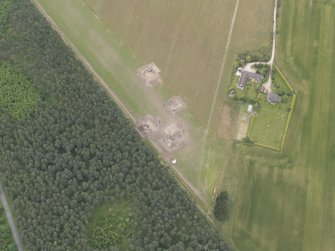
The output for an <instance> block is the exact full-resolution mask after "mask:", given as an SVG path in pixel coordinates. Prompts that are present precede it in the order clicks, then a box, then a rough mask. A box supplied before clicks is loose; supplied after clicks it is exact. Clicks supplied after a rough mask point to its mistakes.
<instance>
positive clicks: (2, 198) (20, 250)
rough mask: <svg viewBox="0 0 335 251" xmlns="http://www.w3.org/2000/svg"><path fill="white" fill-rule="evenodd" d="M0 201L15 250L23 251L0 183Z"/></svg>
mask: <svg viewBox="0 0 335 251" xmlns="http://www.w3.org/2000/svg"><path fill="white" fill-rule="evenodd" d="M0 200H1V203H2V205H3V208H4V210H5V214H6V217H7V220H8V224H9V228H10V230H11V231H12V235H13V239H14V241H15V244H16V247H17V250H18V251H23V250H24V249H23V246H22V243H21V240H20V237H19V233H18V231H17V229H16V226H15V221H14V218H13V215H12V213H11V211H10V208H9V205H8V201H7V197H6V194H5V192H4V190H3V187H2V184H1V183H0Z"/></svg>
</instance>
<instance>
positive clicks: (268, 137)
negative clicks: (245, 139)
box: [249, 95, 293, 150]
mask: <svg viewBox="0 0 335 251" xmlns="http://www.w3.org/2000/svg"><path fill="white" fill-rule="evenodd" d="M292 100H293V98H292V97H290V98H287V100H286V102H285V103H282V104H277V105H271V104H270V103H268V102H267V100H266V96H265V95H261V96H260V97H259V99H258V102H259V104H260V107H261V108H260V111H259V112H258V113H257V115H256V116H255V117H254V118H253V121H252V127H251V129H250V133H249V137H250V139H251V140H252V141H253V142H254V143H255V144H258V145H261V146H265V147H270V148H276V149H278V150H280V149H281V145H282V141H283V137H284V133H285V128H286V126H287V123H288V119H289V114H290V112H291V107H292V104H291V103H292Z"/></svg>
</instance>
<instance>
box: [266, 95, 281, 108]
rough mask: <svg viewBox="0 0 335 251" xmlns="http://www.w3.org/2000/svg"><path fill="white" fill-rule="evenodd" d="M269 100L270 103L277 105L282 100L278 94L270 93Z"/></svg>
mask: <svg viewBox="0 0 335 251" xmlns="http://www.w3.org/2000/svg"><path fill="white" fill-rule="evenodd" d="M267 101H268V102H269V103H270V104H272V105H275V104H278V103H280V102H281V97H280V96H279V95H278V94H274V93H270V94H268V96H267Z"/></svg>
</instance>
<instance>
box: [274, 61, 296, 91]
mask: <svg viewBox="0 0 335 251" xmlns="http://www.w3.org/2000/svg"><path fill="white" fill-rule="evenodd" d="M275 69H276V71H277V72H278V73H279V75H280V77H281V78H282V79H284V81H285V83H286V84H287V86H288V88H289V89H290V91H292V92H293V91H294V89H293V87H292V86H291V84H290V82H289V81H288V80H287V79H286V78H285V76H284V74H283V73H282V72H281V71H280V69H279V66H278V65H277V64H276V65H275Z"/></svg>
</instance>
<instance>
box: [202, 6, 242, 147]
mask: <svg viewBox="0 0 335 251" xmlns="http://www.w3.org/2000/svg"><path fill="white" fill-rule="evenodd" d="M239 4H240V0H237V1H236V4H235V9H234V14H233V18H232V20H231V24H230V29H229V35H228V40H227V44H226V49H225V53H224V55H223V58H222V63H221V68H220V73H219V78H218V81H217V83H216V89H215V92H214V97H213V102H212V105H211V109H210V111H209V117H208V121H207V126H206V129H205V135H204V143H203V145H204V146H205V145H206V140H207V136H208V132H209V129H210V127H211V124H212V119H213V113H214V108H215V105H216V99H217V97H218V93H219V89H220V86H221V82H222V77H223V70H224V67H225V65H226V60H227V56H228V52H229V47H230V40H231V36H232V34H233V30H234V26H235V20H236V16H237V11H238V7H239Z"/></svg>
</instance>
